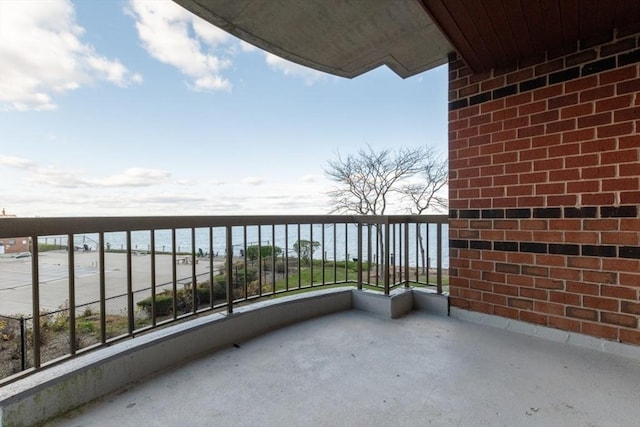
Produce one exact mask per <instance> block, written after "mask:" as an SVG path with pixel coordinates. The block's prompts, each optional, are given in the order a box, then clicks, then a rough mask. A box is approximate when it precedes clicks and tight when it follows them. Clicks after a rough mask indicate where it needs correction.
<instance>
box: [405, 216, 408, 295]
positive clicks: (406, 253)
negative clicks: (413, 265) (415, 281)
mask: <svg viewBox="0 0 640 427" xmlns="http://www.w3.org/2000/svg"><path fill="white" fill-rule="evenodd" d="M404 286H405V288H408V287H409V221H408V220H405V223H404Z"/></svg>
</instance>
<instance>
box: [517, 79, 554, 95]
mask: <svg viewBox="0 0 640 427" xmlns="http://www.w3.org/2000/svg"><path fill="white" fill-rule="evenodd" d="M546 85H547V76H542V77H538V78H536V79H531V80H527V81H526V82H522V83H520V86H519V87H520V92H527V91H530V90H534V89H538V88H539V87H544V86H546Z"/></svg>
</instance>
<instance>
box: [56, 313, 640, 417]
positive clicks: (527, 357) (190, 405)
mask: <svg viewBox="0 0 640 427" xmlns="http://www.w3.org/2000/svg"><path fill="white" fill-rule="evenodd" d="M238 345H239V346H234V347H228V348H227V349H224V350H221V351H218V352H215V353H212V354H210V355H207V356H205V357H202V358H199V359H197V360H193V361H191V362H189V363H186V364H183V365H181V366H177V367H175V368H174V369H171V370H169V371H166V372H164V373H162V374H160V375H157V376H154V377H152V378H150V379H147V380H146V381H143V382H140V383H138V384H136V385H133V386H131V387H129V388H127V389H126V390H124V391H120V392H119V393H116V394H112V395H109V396H106V397H104V398H102V399H100V400H99V401H97V402H94V403H92V404H89V405H85V406H84V407H82V408H81V409H80V410H78V411H75V412H73V413H71V414H68V415H67V416H65V417H63V418H58V419H57V420H55V421H53V422H50V423H49V424H47V425H48V426H83V427H90V426H119V427H124V426H143V425H144V426H181V425H184V426H214V425H227V426H374V425H376V426H382V425H385V426H386V425H394V426H425V425H441V426H472V425H474V426H475V425H491V426H498V425H504V426H516V425H539V426H638V420H640V359H634V358H627V357H624V356H617V355H612V354H607V353H603V352H599V351H596V350H590V349H585V348H580V347H576V346H573V345H569V344H565V343H558V342H553V341H548V340H545V339H542V338H537V337H531V336H526V335H520V334H517V333H514V332H510V331H506V330H502V329H498V328H493V327H490V326H485V325H479V324H475V323H470V322H465V321H461V320H457V319H454V318H449V317H443V316H439V315H433V314H427V313H425V312H421V311H412V312H410V313H409V314H408V315H406V316H403V317H402V318H399V319H395V320H391V319H385V318H380V317H376V316H374V315H372V314H369V313H366V312H364V311H359V310H348V311H344V312H340V313H337V314H332V315H328V316H324V317H320V318H316V319H312V320H309V321H305V322H302V323H298V324H295V325H293V326H288V327H286V328H283V329H279V330H277V331H275V332H271V333H268V334H266V335H262V336H260V337H258V338H255V339H252V340H250V341H247V342H243V343H238Z"/></svg>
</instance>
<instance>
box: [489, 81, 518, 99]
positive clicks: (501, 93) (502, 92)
mask: <svg viewBox="0 0 640 427" xmlns="http://www.w3.org/2000/svg"><path fill="white" fill-rule="evenodd" d="M516 93H518V85H515V84H513V85H509V86H505V87H501V88H500V89H495V90H494V91H493V93H492V95H493V99H500V98H504V97H505V96H510V95H515V94H516Z"/></svg>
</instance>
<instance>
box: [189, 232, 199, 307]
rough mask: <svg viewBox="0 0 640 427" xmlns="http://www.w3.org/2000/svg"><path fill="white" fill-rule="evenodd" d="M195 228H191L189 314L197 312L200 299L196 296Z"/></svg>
mask: <svg viewBox="0 0 640 427" xmlns="http://www.w3.org/2000/svg"><path fill="white" fill-rule="evenodd" d="M196 262H197V259H196V228H195V227H191V292H192V293H193V294H192V295H191V304H192V305H193V307H191V308H192V310H191V312H192V313H193V314H196V313H197V312H198V305H199V303H200V297H199V296H198V277H197V276H196Z"/></svg>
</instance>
